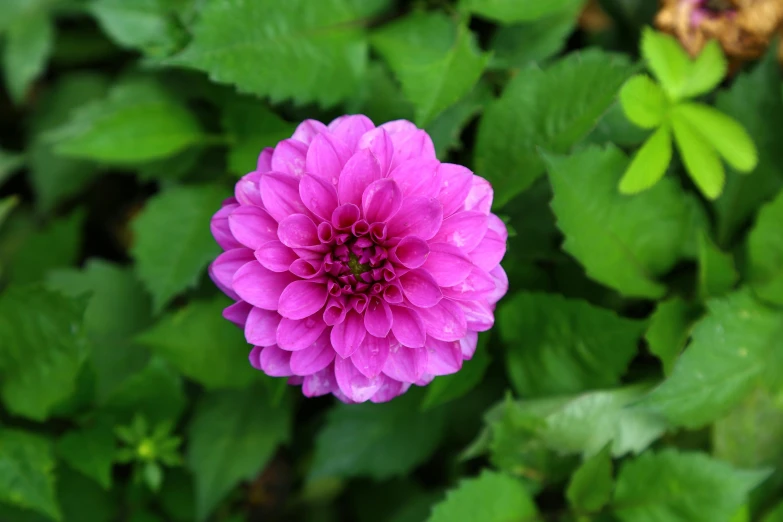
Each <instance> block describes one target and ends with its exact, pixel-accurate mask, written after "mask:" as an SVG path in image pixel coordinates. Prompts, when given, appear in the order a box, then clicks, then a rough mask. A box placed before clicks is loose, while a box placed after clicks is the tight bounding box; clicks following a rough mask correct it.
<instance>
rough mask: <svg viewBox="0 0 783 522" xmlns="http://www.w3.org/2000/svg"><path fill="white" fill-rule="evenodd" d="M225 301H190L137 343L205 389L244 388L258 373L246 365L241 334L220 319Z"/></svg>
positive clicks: (221, 299) (245, 347)
mask: <svg viewBox="0 0 783 522" xmlns="http://www.w3.org/2000/svg"><path fill="white" fill-rule="evenodd" d="M230 304H231V301H230V300H229V299H224V298H222V297H221V298H217V299H213V300H211V301H191V302H190V303H189V304H188V305H187V306H186V307H184V308H180V309H179V310H177V311H176V312H173V313H171V314H169V315H167V316H165V317H163V318H162V319H161V320H160V321H159V322H158V323H157V324H155V326H153V327H152V328H151V329H150V330H147V331H145V332H143V333H142V334H141V335H140V336H139V337H138V341H139V342H140V343H141V344H143V345H145V346H147V347H149V348H150V350H152V351H153V352H154V353H157V354H159V355H160V356H161V357H163V358H164V359H166V360H168V361H169V362H170V363H171V364H172V365H174V367H176V368H177V369H178V370H179V371H180V372H182V374H183V375H185V376H187V377H189V378H191V379H193V380H195V381H196V382H198V383H200V384H203V385H204V386H206V387H207V388H245V387H247V386H248V385H249V384H250V383H251V382H253V381H254V380H256V377H257V375H258V371H257V370H254V369H253V368H252V367H251V366H250V364H249V363H248V362H247V354H248V352H249V351H250V347H249V346H248V344H247V342H246V341H245V339H244V336H243V335H242V330H240V329H238V328H237V327H236V326H235V325H234V324H232V323H229V322H228V321H226V320H225V319H223V315H222V312H223V309H224V308H225V307H227V306H228V305H230Z"/></svg>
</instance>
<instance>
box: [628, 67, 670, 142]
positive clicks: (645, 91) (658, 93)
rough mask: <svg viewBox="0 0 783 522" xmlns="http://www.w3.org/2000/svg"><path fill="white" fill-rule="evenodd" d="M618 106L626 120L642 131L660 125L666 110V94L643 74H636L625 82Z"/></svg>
mask: <svg viewBox="0 0 783 522" xmlns="http://www.w3.org/2000/svg"><path fill="white" fill-rule="evenodd" d="M620 104H621V105H622V107H623V112H625V115H626V116H627V117H628V119H629V120H630V121H631V122H632V123H634V124H636V125H638V126H639V127H642V128H643V129H652V128H654V127H657V126H658V125H660V124H661V122H662V121H663V119H664V116H665V114H666V109H667V108H668V101H667V100H666V94H664V92H663V90H662V89H661V87H660V86H659V85H658V84H657V83H655V82H654V81H653V80H652V79H651V78H650V77H649V76H646V75H644V74H637V75H636V76H633V77H632V78H631V79H629V80H628V81H627V82H625V85H623V88H622V89H621V90H620Z"/></svg>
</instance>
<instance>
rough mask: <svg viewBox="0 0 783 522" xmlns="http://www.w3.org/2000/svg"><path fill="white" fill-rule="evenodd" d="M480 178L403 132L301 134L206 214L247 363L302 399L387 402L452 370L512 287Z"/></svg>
mask: <svg viewBox="0 0 783 522" xmlns="http://www.w3.org/2000/svg"><path fill="white" fill-rule="evenodd" d="M491 204H492V188H491V187H490V185H489V183H488V182H487V181H486V180H484V179H483V178H481V177H479V176H475V175H474V174H473V173H472V172H471V171H470V170H468V169H467V168H465V167H461V166H459V165H453V164H449V163H441V162H439V161H438V160H437V159H436V158H435V151H434V148H433V145H432V140H431V139H430V137H429V136H428V135H427V133H426V132H424V131H423V130H420V129H418V128H416V126H415V125H413V124H412V123H410V122H408V121H403V120H400V121H393V122H389V123H386V124H384V125H381V126H379V127H375V125H374V124H373V123H372V122H371V121H370V120H369V119H368V118H367V117H365V116H361V115H356V116H342V117H340V118H337V119H336V120H334V121H333V122H331V123H330V124H329V125H328V126H327V125H324V124H323V123H321V122H318V121H314V120H307V121H304V122H303V123H302V124H300V125H299V126H298V127H297V129H296V132H294V134H293V136H292V137H291V138H290V139H286V140H283V141H281V142H280V143H278V144H277V146H275V147H274V148H267V149H265V150H264V151H263V152H261V155H260V156H259V158H258V165H257V169H256V171H255V172H251V173H250V174H247V175H246V176H244V177H243V178H242V179H240V180H239V182H237V184H236V190H235V195H234V197H233V198H230V199H228V200H226V201H225V202H224V203H223V207H222V208H221V209H220V210H219V211H218V212H217V213H216V214H215V216H214V218H213V219H212V233H213V235H214V236H215V239H216V240H217V242H218V243H219V244H220V246H221V247H222V248H223V249H224V250H225V252H224V253H223V254H221V255H220V256H219V257H218V258H217V259H216V260H215V261H214V262H213V263H212V265H211V266H210V276H211V277H212V280H213V281H214V282H215V284H216V285H217V286H218V287H220V289H221V290H223V292H225V293H226V294H227V295H228V296H229V297H231V298H232V299H234V300H236V303H235V304H233V305H231V306H229V307H228V308H226V310H225V312H224V316H225V317H226V318H227V319H228V320H230V321H232V322H234V323H236V324H237V325H239V326H240V327H242V328H243V329H244V332H245V337H246V338H247V341H248V343H250V344H252V345H253V346H254V347H253V349H252V351H251V352H250V363H251V364H252V365H253V366H254V367H256V368H258V369H260V370H263V371H264V372H265V373H266V374H268V375H271V376H276V377H277V376H279V377H289V382H290V383H292V384H301V385H302V391H303V393H304V394H305V395H306V396H308V397H312V396H318V395H324V394H327V393H333V394H334V395H336V396H337V397H338V398H340V399H341V400H343V401H346V402H364V401H367V400H371V401H374V402H384V401H388V400H390V399H392V398H394V397H396V396H397V395H400V394H402V393H404V392H405V391H406V390H407V389H408V388H409V387H410V385H411V384H417V385H425V384H427V383H429V382H430V381H431V380H432V379H433V377H435V376H437V375H445V374H450V373H454V372H456V371H458V370H459V369H460V368H461V366H462V362H463V360H465V359H470V358H471V357H472V356H473V353H474V351H475V349H476V340H477V336H478V332H480V331H484V330H488V329H489V328H491V327H492V324H493V322H494V317H493V311H494V308H495V303H496V302H497V301H498V300H499V299H500V298H501V297H502V296H503V295H504V294H505V293H506V290H507V288H508V280H507V278H506V275H505V273H504V272H503V269H502V268H501V267H500V264H499V263H500V260H501V259H502V257H503V255H504V254H505V251H506V237H507V232H506V227H505V226H504V224H503V222H502V221H501V220H500V219H499V218H498V217H497V216H495V215H494V214H492V213H490V206H491Z"/></svg>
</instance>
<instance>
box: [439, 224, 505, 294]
mask: <svg viewBox="0 0 783 522" xmlns="http://www.w3.org/2000/svg"><path fill="white" fill-rule="evenodd" d="M505 254H506V241H505V240H504V239H503V238H502V237H501V236H500V234H498V233H497V232H495V231H494V230H492V229H489V230H487V233H486V234H485V235H484V238H483V239H482V240H481V242H480V243H479V244H478V245H477V246H476V248H474V249H473V250H471V251H470V254H468V257H470V260H471V261H472V262H473V263H474V264H475V265H476V266H477V267H479V268H481V269H482V270H487V271H489V270H492V269H493V268H495V267H496V266H498V265H499V264H500V261H501V260H502V259H503V256H504V255H505ZM446 286H451V285H446Z"/></svg>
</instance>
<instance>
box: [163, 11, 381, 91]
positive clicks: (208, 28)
mask: <svg viewBox="0 0 783 522" xmlns="http://www.w3.org/2000/svg"><path fill="white" fill-rule="evenodd" d="M388 5H389V2H388V0H323V1H319V2H310V1H308V0H292V1H287V2H284V3H280V2H277V1H275V0H237V1H234V2H232V3H231V4H230V5H229V4H226V3H225V2H223V1H222V0H211V1H207V2H205V4H204V6H203V7H202V9H201V13H200V18H199V21H198V22H197V23H196V25H195V27H194V29H193V41H192V42H191V44H190V46H189V47H188V48H187V49H185V51H184V52H183V53H182V54H180V55H178V56H176V57H174V58H173V59H172V60H171V61H172V62H173V63H175V64H180V65H185V66H189V67H192V68H194V69H199V70H202V71H204V72H206V73H208V74H209V77H210V79H211V80H212V81H215V82H220V83H230V84H234V85H236V86H237V88H238V89H239V90H240V91H242V92H250V93H253V94H258V95H262V96H269V97H270V98H271V99H272V102H273V103H278V102H280V101H283V100H286V99H293V100H294V102H295V103H297V104H304V103H309V102H318V103H319V104H321V105H323V106H332V105H335V104H336V103H338V102H339V101H341V100H344V99H347V98H350V97H352V96H354V95H355V94H356V93H357V92H358V91H359V88H360V84H361V82H362V81H363V79H364V76H365V69H366V64H367V42H366V40H365V38H364V31H363V28H362V26H363V25H364V24H365V23H366V19H368V18H371V17H373V16H375V15H377V14H379V13H380V12H381V11H383V10H384V9H385V8H386V7H387V6H388ZM247 64H253V66H252V67H248V66H247ZM270 71H274V74H270Z"/></svg>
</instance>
